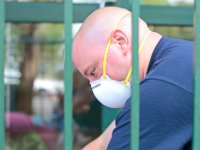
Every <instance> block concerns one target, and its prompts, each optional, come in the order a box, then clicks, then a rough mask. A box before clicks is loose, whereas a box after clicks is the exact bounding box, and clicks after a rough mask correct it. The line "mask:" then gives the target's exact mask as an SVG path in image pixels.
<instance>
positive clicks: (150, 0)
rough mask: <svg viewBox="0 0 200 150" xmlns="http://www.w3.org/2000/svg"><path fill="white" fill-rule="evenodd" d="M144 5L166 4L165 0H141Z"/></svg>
mask: <svg viewBox="0 0 200 150" xmlns="http://www.w3.org/2000/svg"><path fill="white" fill-rule="evenodd" d="M142 3H143V4H146V5H168V2H167V0H142Z"/></svg>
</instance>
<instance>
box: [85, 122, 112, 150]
mask: <svg viewBox="0 0 200 150" xmlns="http://www.w3.org/2000/svg"><path fill="white" fill-rule="evenodd" d="M114 128H115V121H113V122H112V123H111V124H110V125H109V126H108V128H107V129H106V130H105V131H104V132H103V133H102V134H101V135H100V136H99V137H98V138H97V139H95V140H94V141H92V142H91V143H89V144H88V145H86V146H85V147H84V148H83V150H91V149H92V150H106V148H107V146H108V144H109V142H110V139H111V137H112V132H113V130H114Z"/></svg>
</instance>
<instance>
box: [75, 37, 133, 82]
mask: <svg viewBox="0 0 200 150" xmlns="http://www.w3.org/2000/svg"><path fill="white" fill-rule="evenodd" d="M106 44H107V41H105V42H98V41H97V40H94V39H92V38H91V39H90V40H87V41H86V40H81V39H80V38H76V39H75V41H74V44H73V62H74V65H75V67H76V68H77V69H78V70H79V71H80V72H81V74H82V75H83V76H84V77H85V78H87V79H88V80H89V81H95V80H97V79H99V78H100V77H101V76H102V74H103V67H102V66H103V58H104V53H105V49H106ZM128 61H129V60H128V59H127V55H126V56H124V54H123V52H122V50H121V47H120V45H119V44H118V43H115V42H111V45H110V48H109V51H108V57H107V64H106V72H107V75H108V76H109V77H110V78H111V79H113V80H118V81H123V80H124V79H125V77H126V75H127V72H128V69H129V67H130V66H127V63H128Z"/></svg>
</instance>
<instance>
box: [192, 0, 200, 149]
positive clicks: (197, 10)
mask: <svg viewBox="0 0 200 150" xmlns="http://www.w3.org/2000/svg"><path fill="white" fill-rule="evenodd" d="M194 26H195V32H194V39H195V53H194V54H195V67H194V69H195V82H194V83H195V95H194V117H193V118H194V125H193V126H194V129H193V150H200V142H199V140H200V126H199V125H200V91H199V90H200V1H199V0H196V1H195V5H194Z"/></svg>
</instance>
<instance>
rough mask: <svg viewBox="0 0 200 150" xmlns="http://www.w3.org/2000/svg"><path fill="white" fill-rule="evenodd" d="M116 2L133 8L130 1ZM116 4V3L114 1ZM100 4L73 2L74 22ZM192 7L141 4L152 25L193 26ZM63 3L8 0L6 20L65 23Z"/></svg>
mask: <svg viewBox="0 0 200 150" xmlns="http://www.w3.org/2000/svg"><path fill="white" fill-rule="evenodd" d="M121 1H122V2H123V5H122V4H121V3H116V5H117V6H119V5H122V6H123V7H126V8H128V9H130V10H131V8H130V5H129V4H128V1H125V0H121ZM114 4H115V3H114ZM97 8H99V4H97V3H95V4H73V16H74V17H73V22H83V21H84V20H85V18H86V17H87V16H88V15H89V14H90V13H91V12H92V11H94V10H95V9H97ZM192 9H193V8H192V7H170V6H144V5H142V6H141V15H140V16H141V18H143V19H144V20H145V21H147V23H148V24H150V25H177V26H192V25H193V20H192V16H193V14H192ZM63 12H64V7H63V3H35V2H30V3H24V2H20V3H19V2H18V3H17V2H6V22H36V23H38V22H49V23H50V22H52V23H63V21H64V13H63Z"/></svg>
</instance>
